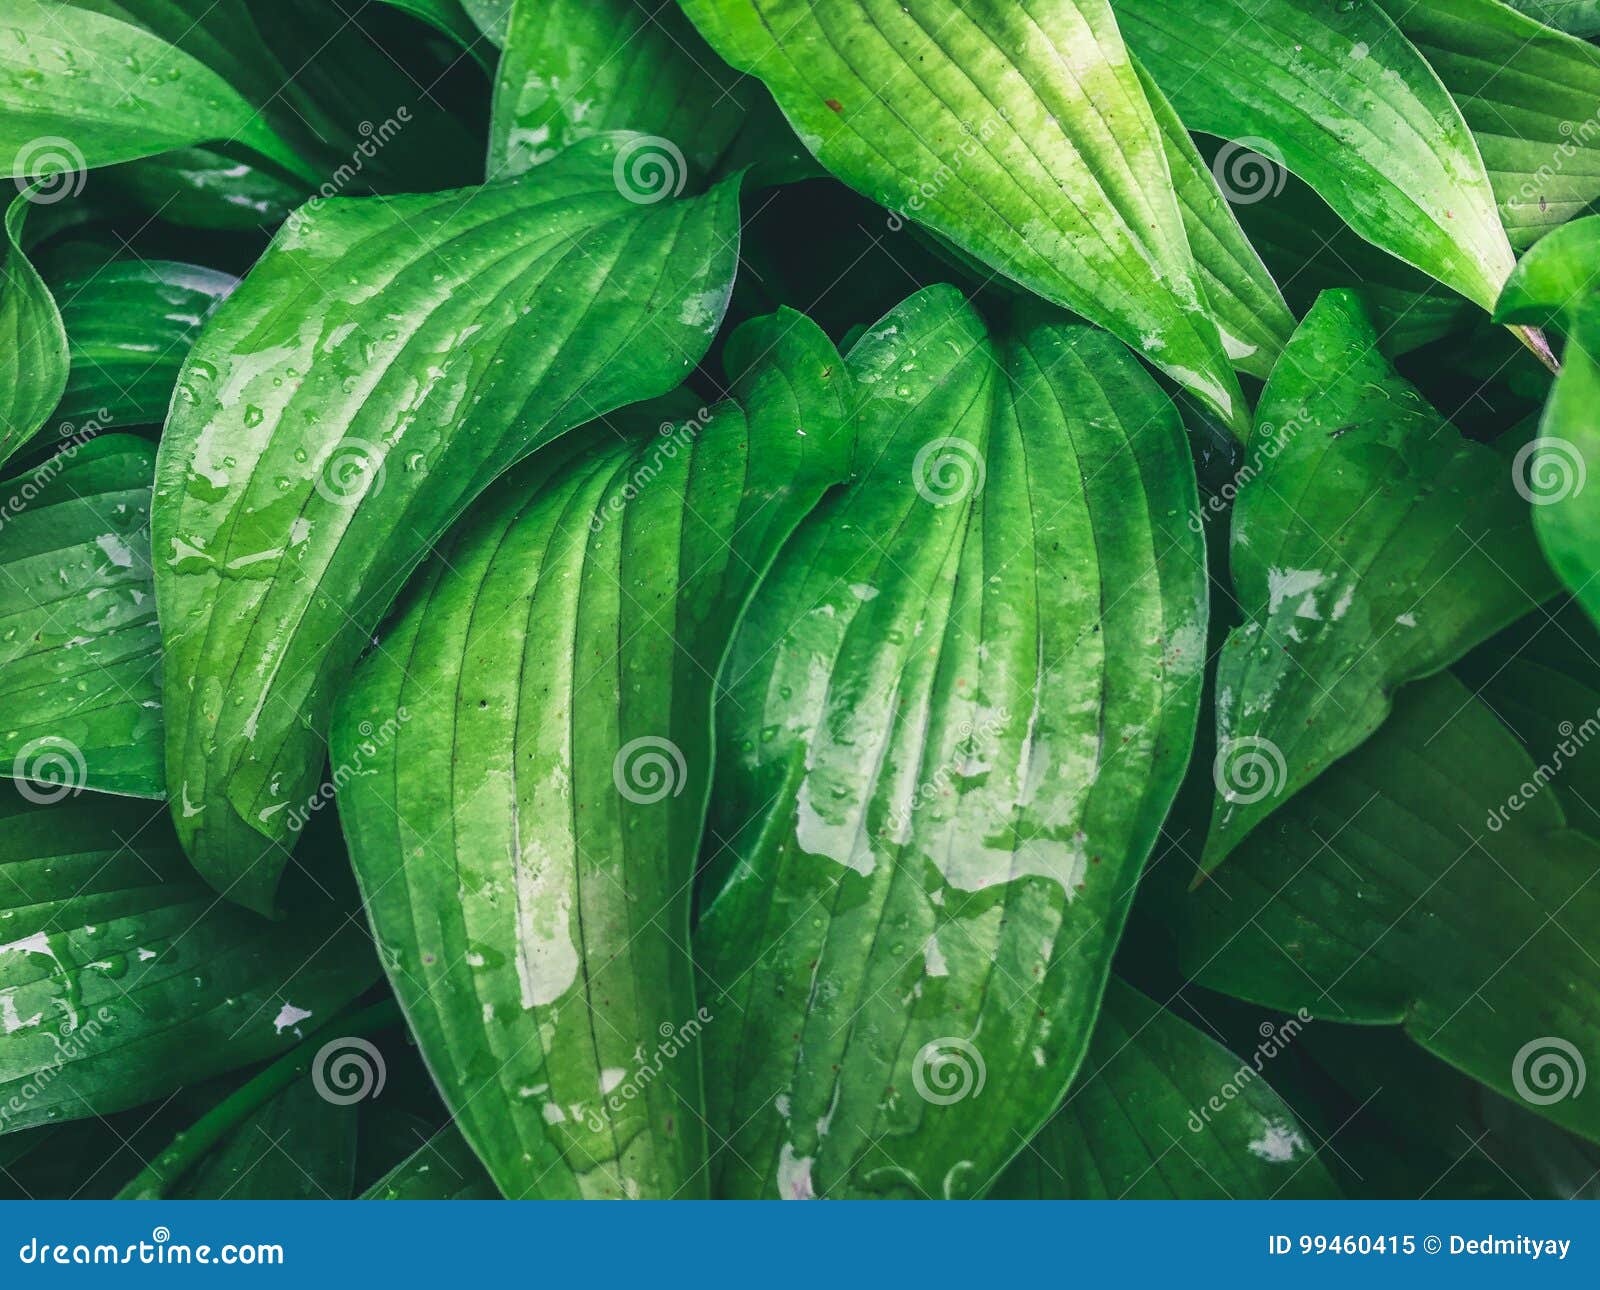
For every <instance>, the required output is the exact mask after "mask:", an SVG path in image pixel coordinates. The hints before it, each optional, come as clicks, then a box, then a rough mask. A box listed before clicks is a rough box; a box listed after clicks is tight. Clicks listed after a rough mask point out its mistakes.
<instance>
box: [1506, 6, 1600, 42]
mask: <svg viewBox="0 0 1600 1290" xmlns="http://www.w3.org/2000/svg"><path fill="white" fill-rule="evenodd" d="M1506 3H1507V4H1508V5H1510V6H1511V7H1512V8H1513V9H1520V10H1522V12H1523V13H1525V14H1527V15H1528V16H1529V17H1531V18H1537V19H1538V20H1539V21H1540V22H1542V23H1544V24H1545V25H1546V26H1550V27H1554V28H1556V29H1557V30H1558V31H1565V32H1568V33H1570V34H1571V35H1574V36H1600V0H1506Z"/></svg>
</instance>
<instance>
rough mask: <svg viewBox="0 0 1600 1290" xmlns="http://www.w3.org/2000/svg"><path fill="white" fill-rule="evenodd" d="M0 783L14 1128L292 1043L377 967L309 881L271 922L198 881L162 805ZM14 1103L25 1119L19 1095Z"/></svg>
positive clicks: (158, 1088)
mask: <svg viewBox="0 0 1600 1290" xmlns="http://www.w3.org/2000/svg"><path fill="white" fill-rule="evenodd" d="M25 791H28V792H30V793H32V795H33V797H34V798H35V800H49V801H53V803H54V804H50V805H34V804H32V803H30V802H28V801H25V800H24V799H23V797H22V795H21V794H20V793H19V792H18V791H16V790H13V789H11V788H9V787H3V786H0V817H3V820H0V825H3V827H0V926H3V927H4V928H5V929H6V930H5V935H6V937H7V938H8V939H7V942H6V944H4V945H0V1030H3V1032H4V1043H0V1104H3V1105H5V1106H6V1108H7V1115H6V1121H5V1126H4V1127H5V1128H6V1130H7V1131H10V1130H13V1129H20V1128H25V1127H27V1126H28V1125H30V1124H42V1123H45V1122H46V1121H50V1120H56V1119H71V1118H75V1117H78V1116H85V1115H91V1114H93V1115H104V1114H107V1113H108V1112H111V1111H116V1110H121V1109H122V1108H124V1107H129V1106H137V1105H139V1104H140V1103H142V1102H147V1101H150V1100H151V1099H153V1098H159V1097H164V1096H166V1095H167V1094H169V1093H171V1092H172V1091H173V1090H174V1089H176V1088H179V1087H181V1086H182V1085H184V1084H186V1083H190V1082H192V1081H195V1080H201V1079H206V1078H208V1077H210V1076H212V1075H216V1074H220V1073H222V1072H224V1071H228V1070H232V1069H234V1068H236V1067H239V1066H243V1065H246V1064H248V1063H250V1062H254V1061H258V1060H259V1059H261V1058H263V1057H267V1056H270V1055H272V1054H273V1053H276V1052H280V1051H282V1050H284V1049H286V1048H289V1047H291V1046H292V1045H293V1044H294V1042H295V1039H296V1036H295V1034H294V1029H295V1027H296V1026H297V1025H298V1024H299V1023H300V1022H301V1021H302V1020H304V1019H306V1018H309V1017H315V1018H318V1019H319V1020H320V1019H322V1018H325V1017H327V1016H328V1015H329V1014H330V1013H332V1012H333V1011H335V1010H337V1009H338V1008H340V1007H342V1006H343V1005H344V1004H346V1003H348V1002H349V1001H350V1000H351V999H352V998H354V997H355V996H356V995H358V994H360V993H361V991H362V990H364V989H365V988H366V987H367V986H368V985H369V984H370V983H371V982H372V980H373V979H374V978H375V977H376V976H377V973H378V965H377V962H376V960H375V959H374V958H373V955H372V947H371V943H370V941H369V940H368V938H367V935H366V932H365V930H364V929H363V928H361V927H360V926H358V925H357V923H356V922H355V921H354V920H353V919H352V918H351V917H350V909H349V905H348V904H347V903H346V902H344V901H343V900H341V899H337V898H335V897H332V896H330V895H328V894H326V891H325V888H319V887H318V886H317V885H315V884H312V883H309V882H307V883H305V884H300V885H297V886H296V888H295V890H294V891H293V893H292V899H289V900H287V901H286V905H287V907H288V909H289V911H290V914H291V917H290V918H289V919H288V920H287V921H285V922H282V923H270V922H267V921H266V920H265V919H262V918H258V917H257V916H256V915H254V914H251V913H248V912H246V911H244V910H241V909H238V908H236V907H234V906H233V905H230V904H228V903H227V902H226V901H219V900H218V899H217V897H216V893H214V892H213V891H211V890H210V889H209V888H208V887H207V886H206V885H205V884H204V883H203V882H201V881H200V880H199V879H198V878H196V877H195V875H194V873H193V871H192V870H191V869H190V868H189V866H188V864H187V863H186V862H185V861H184V858H183V853H182V852H181V851H180V850H179V849H178V844H177V839H176V838H175V837H174V836H173V834H172V830H171V828H170V826H169V825H168V824H167V822H166V820H165V818H164V814H165V813H164V812H163V811H162V810H161V808H159V807H156V806H153V805H152V804H150V803H147V802H135V801H130V800H127V799H122V798H115V797H96V798H94V799H92V800H90V799H87V798H82V797H76V798H71V797H69V796H68V790H66V789H64V788H62V787H60V786H57V787H54V788H41V787H29V788H28V789H27V790H25ZM19 1102H20V1104H21V1109H20V1110H18V1109H17V1106H18V1103H19Z"/></svg>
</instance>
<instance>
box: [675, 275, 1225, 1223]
mask: <svg viewBox="0 0 1600 1290" xmlns="http://www.w3.org/2000/svg"><path fill="white" fill-rule="evenodd" d="M849 366H850V369H851V371H852V372H853V374H854V375H855V377H856V379H857V381H858V382H859V383H860V385H861V386H862V387H863V399H862V403H861V406H860V409H859V411H858V413H857V428H858V436H859V440H858V449H857V454H858V455H857V460H858V463H859V474H858V477H857V478H856V479H855V480H854V481H853V482H852V484H851V485H850V487H849V489H848V491H846V492H845V493H843V494H842V495H840V496H838V497H836V498H832V499H829V500H828V501H825V502H824V504H823V505H822V506H821V507H820V508H818V510H817V512H816V514H815V515H814V516H813V517H812V518H811V519H810V520H809V521H808V522H807V523H806V524H804V525H802V527H801V529H800V531H799V532H798V533H797V534H796V537H795V539H794V541H793V542H792V543H791V544H790V546H789V547H788V548H787V549H786V551H785V554H784V557H783V558H782V559H781V560H780V561H779V563H778V565H777V566H776V568H775V570H774V572H773V573H772V574H771V575H770V576H769V578H768V579H767V581H766V582H764V583H763V585H762V587H761V589H760V590H759V591H758V593H757V595H756V598H755V600H754V602H753V603H752V606H751V609H750V612H749V614H748V616H747V617H746V620H745V622H744V624H743V625H742V627H741V630H740V633H739V636H738V637H737V640H736V643H735V647H734V652H733V654H732V655H731V656H730V660H729V667H728V671H727V674H726V678H725V681H726V685H727V693H726V695H725V696H724V698H723V699H722V701H721V702H720V703H719V706H718V727H719V729H718V741H719V744H720V746H722V747H723V748H725V749H728V750H729V755H728V756H726V757H724V758H723V759H721V761H719V763H718V767H717V776H718V778H717V791H716V793H715V794H714V796H713V802H714V804H715V806H716V814H715V816H714V817H713V828H712V832H713V836H714V837H715V838H716V839H717V840H718V844H719V845H718V852H719V859H718V860H717V861H716V863H714V864H713V867H712V868H713V872H712V881H713V884H715V882H716V881H717V880H718V879H720V880H721V885H720V889H716V890H715V894H714V896H713V897H712V898H711V899H710V902H709V905H708V907H707V908H706V910H705V912H704V914H703V916H702V920H701V922H700V925H699V927H698V930H697V932H696V952H697V964H698V966H699V967H700V968H701V969H702V971H703V973H704V976H705V980H706V991H707V993H706V1000H707V1006H708V1007H709V1008H710V1010H711V1011H712V1012H713V1013H714V1014H715V1016H716V1018H717V1021H716V1024H715V1025H713V1026H710V1027H708V1028H707V1035H706V1044H707V1081H706V1083H707V1093H708V1097H709V1099H710V1103H711V1124H712V1127H713V1131H714V1133H715V1135H716V1137H715V1138H714V1141H718V1142H725V1143H726V1149H725V1150H722V1151H721V1152H719V1153H717V1154H716V1156H715V1157H714V1161H715V1165H716V1168H717V1171H718V1174H719V1182H720V1188H721V1190H722V1191H723V1192H725V1193H727V1194H731V1195H736V1196H777V1195H781V1196H785V1197H790V1198H796V1197H807V1196H853V1195H862V1194H877V1193H894V1194H901V1195H911V1196H922V1195H935V1196H937V1195H951V1196H956V1195H971V1194H974V1193H976V1192H977V1191H978V1190H980V1189H981V1188H983V1187H985V1186H987V1184H988V1183H989V1181H990V1180H991V1179H992V1178H993V1177H994V1175H995V1174H996V1173H997V1172H998V1170H999V1169H1000V1167H1001V1166H1002V1165H1003V1164H1004V1163H1005V1162H1006V1160H1007V1159H1009V1158H1010V1156H1011V1155H1012V1154H1013V1153H1014V1152H1015V1151H1016V1150H1017V1147H1018V1144H1019V1143H1020V1141H1021V1140H1022V1138H1024V1137H1026V1136H1027V1135H1028V1134H1030V1133H1032V1132H1033V1130H1034V1129H1035V1128H1037V1127H1038V1125H1039V1124H1041V1123H1042V1122H1043V1121H1044V1119H1045V1118H1046V1117H1047V1116H1048V1114H1049V1113H1050V1111H1052V1110H1053V1109H1054V1108H1055V1106H1056V1105H1057V1103H1058V1102H1059V1100H1060V1098H1061V1095H1062V1093H1063V1092H1064V1090H1065V1088H1066V1085H1067V1082H1068V1080H1069V1079H1070V1078H1071V1077H1072V1074H1073V1072H1074V1071H1075V1070H1076V1069H1077V1067H1078V1063H1079V1061H1080V1060H1081V1058H1082V1056H1083V1052H1084V1049H1085V1047H1086V1045H1087V1043H1088V1040H1089V1033H1090V1029H1091V1027H1092V1025H1093V1022H1094V1017H1095V1013H1096V1011H1097V1009H1098V1007H1099V1001H1100V995H1101V991H1102V990H1103V989H1104V986H1105V981H1106V974H1107V971H1108V969H1109V965H1110V958H1111V952H1112V950H1113V948H1114V947H1115V945H1116V943H1117V939H1118V937H1119V935H1120V932H1121V929H1122V923H1123V919H1124V917H1125V914H1126V910H1127V906H1128V902H1129V900H1130V899H1131V896H1132V892H1133V888H1134V884H1135V882H1136V881H1137V878H1138V875H1139V871H1140V868H1141V867H1142V865H1143V863H1144V860H1145V857H1146V855H1147V854H1148V851H1149V848H1150V845H1151V842H1152V840H1153V839H1154V836H1155V832H1156V829H1157V826H1158V825H1159V823H1160V821H1161V819H1162V817H1163V816H1164V814H1165V813H1166V810H1167V806H1168V804H1169V803H1170V801H1171V797H1172V793H1173V792H1174V790H1175V788H1176V784H1177V781H1178V778H1179V777H1180V776H1181V774H1182V771H1183V766H1184V764H1185V762H1186V761H1187V758H1188V754H1189V749H1190V744H1191V741H1192V739H1193V735H1194V723H1195V705H1196V703H1197V699H1198V694H1197V691H1198V685H1199V675H1200V672H1199V669H1200V667H1201V665H1202V662H1203V657H1204V648H1205V631H1206V628H1205V623H1206V604H1205V600H1206V597H1205V585H1206V584H1205V564H1204V560H1205V557H1204V551H1203V548H1202V545H1201V539H1200V537H1199V536H1198V535H1197V534H1196V533H1193V532H1191V530H1190V529H1189V527H1188V525H1187V523H1186V517H1187V516H1189V515H1190V514H1192V513H1193V511H1194V508H1195V506H1196V496H1195V484H1194V478H1193V474H1192V468H1191V466H1190V458H1189V452H1188V448H1187V446H1186V443H1185V440H1184V433H1183V429H1182V426H1181V424H1180V422H1179V419H1178V416H1177V413H1176V411H1175V410H1174V409H1173V407H1172V406H1171V404H1170V403H1169V402H1168V401H1167V399H1166V398H1165V397H1164V396H1163V395H1162V394H1161V393H1160V392H1159V390H1158V389H1157V388H1156V387H1155V385H1154V383H1153V382H1152V380H1151V379H1150V378H1149V376H1148V375H1146V374H1145V372H1144V371H1143V370H1142V369H1141V368H1140V367H1139V366H1138V364H1137V363H1135V362H1134V361H1133V360H1132V358H1131V357H1130V356H1129V354H1128V353H1127V352H1126V351H1125V350H1124V349H1123V348H1122V347H1121V346H1120V345H1119V344H1118V343H1117V342H1116V341H1115V340H1113V339H1112V338H1111V337H1109V336H1107V335H1106V334H1105V333H1103V332H1100V331H1097V330H1095V329H1092V328H1089V327H1085V326H1081V325H1074V324H1066V323H1062V322H1059V321H1053V320H1040V319H1038V318H1035V317H1032V316H1024V317H1018V318H1014V319H1012V320H1011V321H1010V323H1009V324H1008V325H1007V326H1006V327H1005V328H1004V329H1003V330H1001V331H998V332H996V333H994V334H990V333H989V332H988V331H987V330H986V329H985V326H984V324H983V322H982V320H980V318H979V317H978V316H977V315H976V313H975V312H974V311H973V310H972V309H971V308H970V307H969V306H968V305H966V303H965V302H964V301H963V300H962V298H961V296H960V294H959V293H958V292H956V291H955V290H954V289H952V288H949V287H941V288H931V289H929V290H927V291H924V292H921V293H919V294H918V295H916V296H914V297H912V298H911V299H910V300H909V301H907V302H905V304H903V305H902V306H901V307H900V308H899V309H897V310H895V311H894V312H892V313H891V314H890V315H889V316H888V317H886V318H885V319H883V320H882V322H881V323H880V324H879V325H878V326H876V327H875V328H874V329H873V330H872V331H871V332H869V333H868V334H867V336H865V337H864V338H863V339H862V340H861V341H860V342H859V343H858V344H857V345H856V347H855V348H854V349H853V350H852V352H851V355H850V359H849ZM724 850H725V851H726V853H727V859H725V860H724V859H721V858H720V853H721V852H723V851H724Z"/></svg>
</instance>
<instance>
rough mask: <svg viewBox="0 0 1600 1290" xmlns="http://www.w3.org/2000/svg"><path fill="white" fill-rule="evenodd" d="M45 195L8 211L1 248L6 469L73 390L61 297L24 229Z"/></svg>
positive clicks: (1, 444) (2, 450) (0, 370)
mask: <svg viewBox="0 0 1600 1290" xmlns="http://www.w3.org/2000/svg"><path fill="white" fill-rule="evenodd" d="M40 194H41V190H37V189H27V190H25V191H23V192H21V193H18V194H17V196H16V197H14V198H13V199H12V201H11V204H10V205H9V206H8V207H7V208H6V217H5V240H4V241H3V242H0V337H4V340H5V348H6V351H7V352H8V354H9V355H10V358H9V360H8V361H7V362H5V363H3V364H0V463H4V462H5V460H6V458H8V457H10V456H11V454H12V453H14V452H16V450H17V449H18V448H20V447H21V446H22V445H23V444H24V443H26V442H27V441H28V440H29V439H30V438H32V437H33V433H34V431H36V430H37V429H38V428H39V427H40V426H41V425H43V424H44V422H45V419H46V418H47V417H49V415H50V412H51V410H52V409H53V408H54V407H55V406H56V404H57V402H58V401H59V400H60V398H61V391H62V390H63V389H65V388H66V384H67V365H68V359H67V336H66V332H65V331H64V330H63V328H62V325H61V314H60V312H59V311H58V310H57V309H56V302H55V297H53V296H52V295H51V294H50V289H49V288H48V287H46V286H45V284H44V280H43V279H42V278H40V276H39V272H38V270H37V269H35V268H34V267H33V263H32V262H31V261H30V260H29V259H28V256H27V253H26V252H25V251H24V250H23V246H22V231H23V224H24V222H25V221H26V220H27V217H28V212H29V210H30V209H31V202H32V201H33V200H34V199H35V198H37V197H39V196H40Z"/></svg>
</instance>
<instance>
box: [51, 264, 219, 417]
mask: <svg viewBox="0 0 1600 1290" xmlns="http://www.w3.org/2000/svg"><path fill="white" fill-rule="evenodd" d="M237 285H238V279H236V278H235V277H234V276H233V275H232V274H230V273H219V272H218V271H217V270H215V269H204V268H201V267H200V266H198V265H194V264H176V263H173V262H171V261H167V260H144V259H139V260H114V261H112V262H111V263H110V264H106V265H103V266H101V267H99V268H97V269H96V270H95V271H94V272H92V273H88V274H85V275H83V276H81V277H73V278H68V279H67V280H66V281H64V282H62V283H61V284H60V287H59V295H60V297H61V320H62V322H63V323H64V324H65V325H66V329H67V347H68V351H69V355H70V361H71V364H72V366H71V370H70V372H69V373H68V376H67V388H66V392H65V393H64V394H63V395H62V399H61V406H60V407H59V408H58V409H57V416H58V417H62V418H66V419H69V420H73V421H77V420H80V419H84V418H89V419H93V420H95V421H98V422H100V423H101V424H102V425H104V424H110V425H116V426H139V425H160V424H161V423H162V422H163V421H165V420H166V419H167V405H168V404H169V403H171V402H172V387H173V386H174V385H175V384H176V382H177V379H178V370H179V368H181V367H182V366H183V360H184V357H185V356H186V355H187V354H188V352H189V347H190V346H191V345H193V344H194V340H195V337H196V336H198V335H199V333H200V328H201V326H202V325H203V324H204V323H205V321H206V319H208V318H209V317H210V316H211V314H212V313H213V311H215V309H216V307H217V306H218V305H219V304H221V303H222V302H223V300H224V299H226V298H227V296H228V293H229V292H230V291H232V290H233V288H234V287H235V286H237Z"/></svg>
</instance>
